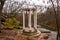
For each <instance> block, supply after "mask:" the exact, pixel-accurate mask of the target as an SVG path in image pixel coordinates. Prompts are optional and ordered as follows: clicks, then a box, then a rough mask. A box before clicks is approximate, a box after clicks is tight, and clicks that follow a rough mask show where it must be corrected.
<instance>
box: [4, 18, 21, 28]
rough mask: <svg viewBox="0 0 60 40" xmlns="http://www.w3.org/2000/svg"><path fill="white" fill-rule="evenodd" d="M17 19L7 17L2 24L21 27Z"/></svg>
mask: <svg viewBox="0 0 60 40" xmlns="http://www.w3.org/2000/svg"><path fill="white" fill-rule="evenodd" d="M19 23H20V22H19V21H18V20H17V19H16V18H7V19H6V20H5V22H4V25H5V26H7V27H9V28H21V26H20V25H19Z"/></svg>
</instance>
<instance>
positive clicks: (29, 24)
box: [28, 10, 32, 30]
mask: <svg viewBox="0 0 60 40" xmlns="http://www.w3.org/2000/svg"><path fill="white" fill-rule="evenodd" d="M31 13H32V11H31V10H30V12H29V17H28V26H29V28H30V30H31V29H32V27H31Z"/></svg>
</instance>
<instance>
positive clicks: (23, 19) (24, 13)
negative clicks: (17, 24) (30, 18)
mask: <svg viewBox="0 0 60 40" xmlns="http://www.w3.org/2000/svg"><path fill="white" fill-rule="evenodd" d="M24 29H25V11H23V30H24Z"/></svg>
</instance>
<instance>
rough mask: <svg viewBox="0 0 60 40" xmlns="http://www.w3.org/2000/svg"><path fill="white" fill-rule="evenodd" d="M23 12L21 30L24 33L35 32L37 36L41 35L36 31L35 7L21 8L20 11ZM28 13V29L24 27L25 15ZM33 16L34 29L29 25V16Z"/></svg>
mask: <svg viewBox="0 0 60 40" xmlns="http://www.w3.org/2000/svg"><path fill="white" fill-rule="evenodd" d="M21 10H22V12H23V30H24V31H26V32H34V31H37V32H38V33H39V34H40V33H41V32H40V31H39V30H38V29H37V12H36V8H35V7H26V8H22V9H21ZM26 13H28V24H27V25H28V27H29V28H27V27H25V14H26ZM32 14H33V15H34V27H32V24H31V15H32Z"/></svg>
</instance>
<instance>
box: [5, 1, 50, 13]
mask: <svg viewBox="0 0 60 40" xmlns="http://www.w3.org/2000/svg"><path fill="white" fill-rule="evenodd" d="M11 1H12V2H13V1H18V2H20V3H22V2H23V1H26V2H27V4H30V5H33V4H35V5H42V6H47V7H48V6H49V5H50V4H47V2H48V1H49V0H11ZM43 2H44V3H43ZM9 4H10V3H9V0H6V2H5V4H4V7H5V8H7V11H8V12H10V11H9V7H8V6H7V5H9ZM15 7H17V6H16V5H15ZM45 10H46V9H44V11H45Z"/></svg>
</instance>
